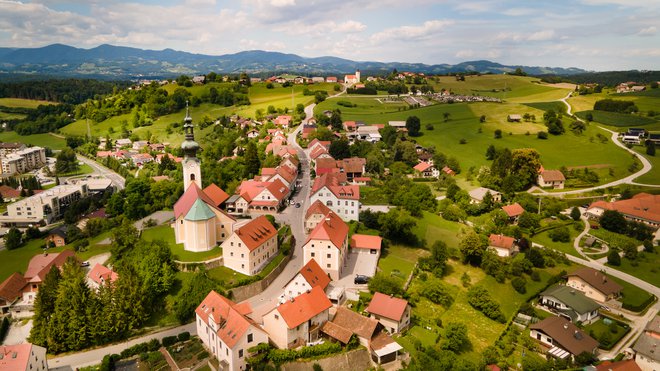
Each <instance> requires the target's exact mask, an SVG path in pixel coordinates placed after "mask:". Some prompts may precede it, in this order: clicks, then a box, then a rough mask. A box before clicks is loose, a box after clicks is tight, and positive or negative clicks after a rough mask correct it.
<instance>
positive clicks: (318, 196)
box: [310, 174, 360, 221]
mask: <svg viewBox="0 0 660 371" xmlns="http://www.w3.org/2000/svg"><path fill="white" fill-rule="evenodd" d="M342 175H343V174H323V175H321V176H317V177H316V179H314V184H313V185H312V192H311V196H310V202H312V203H314V202H315V201H317V200H319V201H321V202H323V204H325V205H326V206H327V207H328V208H330V210H332V211H334V212H335V213H336V214H337V215H339V216H341V218H342V219H344V220H347V221H349V220H358V219H359V214H360V187H359V186H357V185H344V184H345V180H344V179H345V178H343V177H342Z"/></svg>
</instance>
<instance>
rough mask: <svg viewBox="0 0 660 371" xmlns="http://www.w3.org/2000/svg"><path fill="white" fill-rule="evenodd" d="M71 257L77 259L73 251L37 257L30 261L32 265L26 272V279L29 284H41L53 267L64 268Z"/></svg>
mask: <svg viewBox="0 0 660 371" xmlns="http://www.w3.org/2000/svg"><path fill="white" fill-rule="evenodd" d="M69 257H73V258H75V254H74V253H73V251H71V250H64V251H62V252H60V253H54V254H39V255H35V256H33V257H32V259H30V263H29V264H28V267H27V270H26V271H25V278H26V279H27V280H28V281H29V282H41V281H43V280H44V278H46V274H48V272H50V269H51V267H53V266H56V267H58V268H60V267H62V265H64V263H65V262H66V260H67V259H68V258H69Z"/></svg>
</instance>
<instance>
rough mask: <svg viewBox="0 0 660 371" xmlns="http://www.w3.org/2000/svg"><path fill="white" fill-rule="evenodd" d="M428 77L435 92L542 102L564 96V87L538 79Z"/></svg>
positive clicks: (492, 76) (509, 76)
mask: <svg viewBox="0 0 660 371" xmlns="http://www.w3.org/2000/svg"><path fill="white" fill-rule="evenodd" d="M437 80H438V81H435V79H430V80H429V84H431V85H432V86H433V87H434V89H435V91H436V92H439V91H440V90H441V89H447V90H450V91H451V92H453V93H456V94H464V95H473V94H474V95H484V96H490V97H497V98H500V99H504V100H507V101H516V102H544V101H549V100H555V99H560V98H563V97H565V96H566V94H567V91H566V90H565V89H558V88H555V87H551V86H547V85H543V84H541V83H540V80H539V79H536V78H532V77H522V76H511V75H481V76H466V77H465V81H456V78H455V77H453V76H439V77H438V78H437Z"/></svg>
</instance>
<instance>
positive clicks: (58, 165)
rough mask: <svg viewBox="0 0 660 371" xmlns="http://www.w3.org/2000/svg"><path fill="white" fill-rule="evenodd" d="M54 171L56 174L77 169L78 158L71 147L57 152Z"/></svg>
mask: <svg viewBox="0 0 660 371" xmlns="http://www.w3.org/2000/svg"><path fill="white" fill-rule="evenodd" d="M56 160H57V161H56V162H55V172H56V173H57V174H63V173H71V172H74V171H76V170H78V168H79V165H78V159H77V158H76V153H75V152H74V151H73V150H72V149H71V148H65V149H63V150H62V151H60V153H58V154H57V157H56Z"/></svg>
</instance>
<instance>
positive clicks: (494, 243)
mask: <svg viewBox="0 0 660 371" xmlns="http://www.w3.org/2000/svg"><path fill="white" fill-rule="evenodd" d="M488 248H489V249H491V250H494V251H495V252H496V253H497V256H501V257H503V258H506V257H509V256H513V255H515V254H516V253H517V252H518V246H517V245H516V240H515V239H514V238H513V237H509V236H504V235H501V234H491V235H490V236H488Z"/></svg>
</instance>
